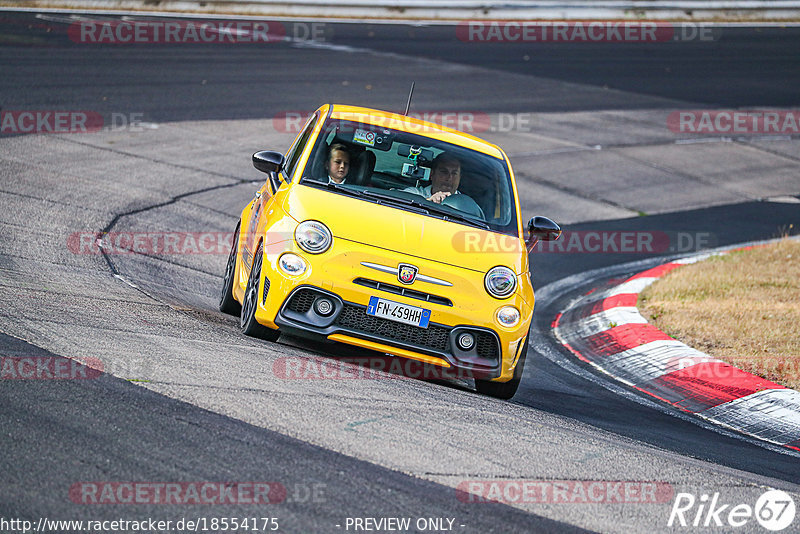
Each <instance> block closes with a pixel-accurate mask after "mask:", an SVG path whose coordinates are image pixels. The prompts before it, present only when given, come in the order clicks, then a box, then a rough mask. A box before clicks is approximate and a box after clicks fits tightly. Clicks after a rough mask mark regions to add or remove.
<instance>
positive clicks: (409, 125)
mask: <svg viewBox="0 0 800 534" xmlns="http://www.w3.org/2000/svg"><path fill="white" fill-rule="evenodd" d="M331 117H332V118H334V119H342V120H350V121H355V122H362V123H365V124H372V125H376V126H385V127H387V128H391V129H394V130H401V131H404V132H409V133H417V134H422V135H426V136H428V137H432V138H434V139H437V140H439V141H444V142H446V143H451V144H454V145H458V146H462V147H464V148H469V149H471V150H476V151H478V152H483V153H484V154H488V155H490V156H493V157H495V158H499V159H505V158H504V154H503V151H502V150H501V149H500V147H498V146H497V145H493V144H492V143H489V142H487V141H484V140H483V139H479V138H477V137H475V136H473V135H470V134H468V133H464V132H460V131H458V130H454V129H452V128H448V127H447V126H442V125H440V124H436V123H434V122H428V121H424V120H421V119H417V118H415V117H410V116H407V115H401V114H399V113H391V112H388V111H381V110H378V109H371V108H364V107H359V106H346V105H342V104H334V105H332V106H331Z"/></svg>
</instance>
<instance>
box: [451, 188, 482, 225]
mask: <svg viewBox="0 0 800 534" xmlns="http://www.w3.org/2000/svg"><path fill="white" fill-rule="evenodd" d="M442 204H444V205H445V206H450V207H451V208H455V209H457V210H458V211H463V212H464V213H468V214H470V215H474V216H476V217H480V218H481V219H482V220H484V221H485V220H486V217H485V216H484V215H483V210H482V209H481V207H480V206H478V203H477V202H475V201H474V200H472V198H470V196H469V195H465V194H463V193H462V194H459V195H450V196H449V197H447V198H445V199H444V200H443V201H442Z"/></svg>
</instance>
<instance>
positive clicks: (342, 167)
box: [325, 143, 350, 184]
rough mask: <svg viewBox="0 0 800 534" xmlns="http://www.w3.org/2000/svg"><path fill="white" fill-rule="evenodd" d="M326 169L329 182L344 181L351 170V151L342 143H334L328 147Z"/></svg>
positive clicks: (337, 182) (339, 182)
mask: <svg viewBox="0 0 800 534" xmlns="http://www.w3.org/2000/svg"><path fill="white" fill-rule="evenodd" d="M325 170H326V171H327V172H328V183H334V184H341V183H344V180H345V178H346V177H347V173H348V172H349V171H350V152H348V151H347V147H346V146H344V145H343V144H341V143H334V144H332V145H331V146H330V147H328V157H327V159H326V160H325Z"/></svg>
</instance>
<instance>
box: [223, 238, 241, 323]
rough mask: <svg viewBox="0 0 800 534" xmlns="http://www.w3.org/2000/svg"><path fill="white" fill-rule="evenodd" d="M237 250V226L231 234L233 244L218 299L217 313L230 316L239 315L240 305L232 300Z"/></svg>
mask: <svg viewBox="0 0 800 534" xmlns="http://www.w3.org/2000/svg"><path fill="white" fill-rule="evenodd" d="M238 248H239V226H236V230H235V231H234V232H233V244H232V245H231V253H230V254H229V255H228V263H227V265H226V266H225V277H224V278H223V279H222V294H221V295H220V297H219V311H221V312H222V313H227V314H230V315H240V314H241V313H242V305H241V304H239V303H238V302H237V301H236V299H235V298H233V283H234V275H235V274H236V253H237V249H238Z"/></svg>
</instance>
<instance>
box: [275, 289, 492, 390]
mask: <svg viewBox="0 0 800 534" xmlns="http://www.w3.org/2000/svg"><path fill="white" fill-rule="evenodd" d="M322 298H327V299H329V300H330V301H332V302H334V306H333V310H332V311H331V312H330V313H329V314H327V315H326V316H323V315H320V314H319V313H318V312H317V310H316V307H315V306H314V303H315V301H316V300H317V299H322ZM365 310H366V306H363V305H361V304H356V303H353V302H346V301H344V300H342V299H341V298H340V297H339V296H338V295H336V294H335V293H332V292H330V291H325V290H322V289H320V288H317V287H313V286H309V285H303V286H300V287H298V288H296V289H295V290H293V291H292V292H291V293H290V294H289V296H288V297H287V298H286V300H285V301H284V304H283V306H281V309H280V311H279V312H278V315H277V317H276V318H275V324H276V325H278V326H279V327H281V328H283V329H286V330H293V331H296V332H298V333H301V334H302V333H306V334H316V335H317V336H321V337H324V338H326V339H331V338H333V339H334V340H341V341H345V342H346V340H344V339H342V338H341V336H342V335H344V336H350V337H353V338H356V339H362V340H366V341H369V342H371V343H375V344H378V345H380V346H383V347H385V348H386V349H387V350H388V351H391V350H392V349H393V348H399V349H403V353H401V354H399V355H400V356H405V357H412V358H413V357H414V356H413V353H419V354H420V355H425V356H428V358H417V359H420V360H422V361H424V362H425V363H431V364H434V365H440V366H442V367H454V368H457V369H459V370H461V371H466V373H464V375H465V376H472V377H477V378H485V379H488V378H498V377H499V376H500V374H501V354H502V351H501V348H500V338H499V337H498V336H497V334H496V333H495V332H493V331H492V330H490V329H488V328H482V327H477V326H470V325H458V326H454V327H451V326H447V325H442V324H436V323H430V324H429V325H428V328H419V327H415V326H411V325H407V324H403V323H399V322H395V321H391V320H389V319H384V318H380V317H374V316H371V315H367V313H366V311H365ZM465 332H468V333H471V334H472V335H473V336H474V337H475V339H476V343H475V344H474V346H473V347H472V348H471V349H470V350H462V349H461V348H460V347H459V346H458V344H457V343H456V337H457V336H458V335H460V334H462V333H465ZM410 353H412V354H410Z"/></svg>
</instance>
